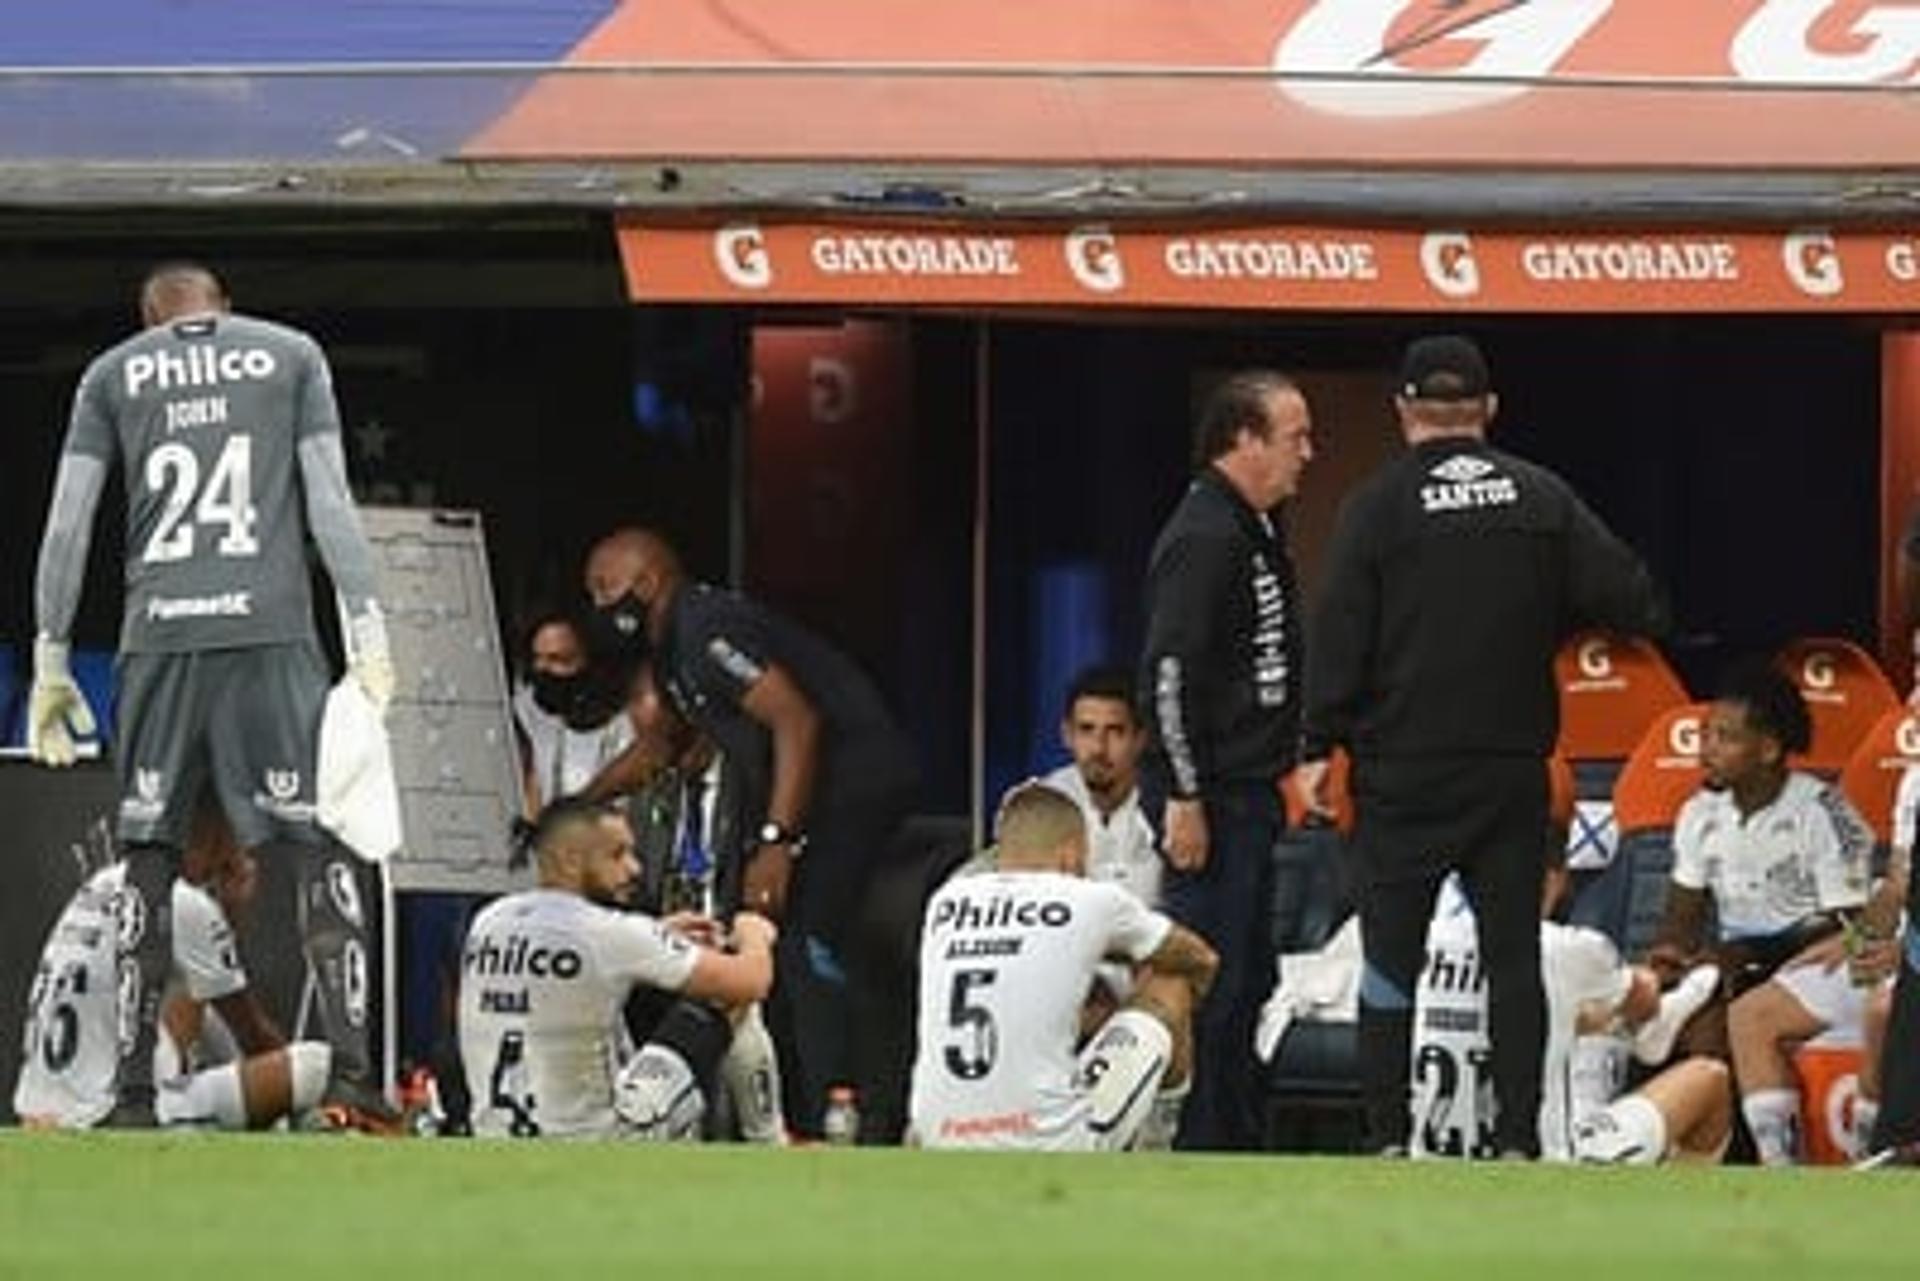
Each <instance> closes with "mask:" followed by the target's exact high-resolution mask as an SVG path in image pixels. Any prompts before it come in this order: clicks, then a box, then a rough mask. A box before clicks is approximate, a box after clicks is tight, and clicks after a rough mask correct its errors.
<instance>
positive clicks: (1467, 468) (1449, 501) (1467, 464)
mask: <svg viewBox="0 0 1920 1281" xmlns="http://www.w3.org/2000/svg"><path fill="white" fill-rule="evenodd" d="M1427 475H1429V476H1431V477H1433V479H1434V482H1435V483H1434V484H1431V485H1422V486H1421V487H1420V507H1421V510H1422V511H1426V512H1452V511H1470V510H1473V509H1474V508H1479V507H1505V506H1508V505H1509V504H1512V503H1517V502H1519V501H1520V486H1519V485H1518V484H1517V483H1516V482H1515V481H1514V479H1513V477H1511V476H1503V475H1500V474H1499V468H1498V467H1496V466H1495V465H1494V464H1492V463H1490V462H1488V461H1487V460H1486V459H1484V458H1477V457H1475V456H1474V455H1472V454H1455V455H1454V456H1453V457H1451V458H1449V459H1447V460H1446V461H1445V462H1442V463H1439V464H1437V465H1436V466H1435V467H1434V468H1433V469H1432V470H1430V471H1429V472H1428V473H1427Z"/></svg>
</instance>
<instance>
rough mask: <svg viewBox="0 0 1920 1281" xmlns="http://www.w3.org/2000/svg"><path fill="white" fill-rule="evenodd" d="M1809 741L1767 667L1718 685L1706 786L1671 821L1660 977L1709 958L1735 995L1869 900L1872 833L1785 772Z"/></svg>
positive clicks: (1791, 694) (1821, 788)
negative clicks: (1710, 932) (1712, 932)
mask: <svg viewBox="0 0 1920 1281" xmlns="http://www.w3.org/2000/svg"><path fill="white" fill-rule="evenodd" d="M1812 736H1813V728H1812V723H1811V721H1810V720H1809V718H1808V715H1807V708H1806V703H1805V702H1804V701H1803V700H1802V698H1801V696H1800V691H1799V690H1798V689H1796V688H1794V685H1793V682H1792V681H1790V680H1788V679H1787V678H1786V677H1785V676H1783V675H1781V674H1780V673H1779V672H1777V671H1775V670H1773V668H1771V667H1769V666H1766V665H1764V664H1757V663H1756V664H1744V665H1742V666H1740V667H1737V668H1735V669H1734V670H1733V671H1731V672H1730V673H1729V674H1728V676H1727V678H1726V679H1725V680H1724V681H1723V682H1722V684H1721V688H1720V692H1719V695H1718V696H1717V697H1716V698H1715V700H1714V702H1713V706H1712V709H1711V711H1710V712H1709V713H1708V716H1707V723H1706V727H1705V729H1704V731H1703V733H1702V737H1701V743H1700V759H1701V763H1702V764H1703V765H1704V766H1705V769H1706V782H1705V784H1704V786H1703V787H1702V788H1701V790H1700V791H1698V792H1696V793H1694V795H1693V796H1691V797H1689V798H1688V800H1687V803H1686V804H1685V805H1684V806H1682V807H1681V810H1680V815H1679V818H1678V820H1677V821H1676V823H1675V826H1674V834H1673V854H1674V859H1673V873H1672V878H1671V881H1670V883H1669V885H1668V887H1667V906H1666V915H1665V917H1664V919H1663V920H1662V921H1661V924H1660V931H1659V934H1658V936H1657V939H1656V941H1655V943H1654V946H1653V947H1652V949H1650V950H1649V952H1648V954H1647V961H1648V964H1650V965H1652V966H1653V967H1654V969H1655V970H1656V971H1658V972H1659V973H1660V974H1661V977H1662V978H1663V979H1664V980H1666V981H1668V982H1672V981H1674V980H1675V979H1677V978H1678V976H1679V975H1680V973H1682V972H1683V971H1684V970H1686V969H1687V968H1688V967H1689V966H1690V965H1691V964H1693V963H1695V962H1698V961H1703V960H1711V961H1714V962H1716V963H1718V964H1719V965H1720V967H1721V970H1722V973H1723V974H1724V976H1725V977H1726V979H1727V981H1728V992H1727V995H1728V996H1729V997H1733V996H1738V995H1739V994H1740V993H1741V992H1744V991H1745V990H1746V989H1747V988H1749V987H1752V986H1753V985H1754V984H1756V983H1759V982H1764V981H1765V980H1766V979H1767V978H1768V977H1769V976H1770V975H1772V973H1773V972H1774V971H1775V970H1776V969H1778V968H1779V967H1780V966H1781V965H1782V964H1783V963H1784V962H1786V961H1787V960H1788V959H1789V958H1791V957H1794V956H1795V955H1797V954H1799V953H1801V952H1802V951H1803V950H1804V949H1805V948H1807V947H1808V946H1809V945H1811V944H1813V943H1815V942H1817V941H1818V940H1820V939H1822V938H1825V937H1827V936H1829V935H1833V934H1837V933H1839V932H1840V930H1841V926H1842V924H1843V918H1844V917H1847V916H1849V915H1850V914H1852V913H1854V912H1856V911H1858V910H1859V909H1860V907H1861V906H1862V905H1863V904H1864V903H1865V902H1866V900H1867V881H1868V874H1869V870H1870V867H1871V861H1872V850H1873V835H1872V833H1871V831H1870V830H1869V829H1868V828H1867V825H1866V823H1865V822H1864V821H1863V820H1862V819H1861V817H1860V815H1859V814H1858V813H1857V812H1856V811H1855V810H1854V808H1853V806H1852V805H1851V804H1849V803H1848V801H1847V799H1846V798H1845V797H1844V796H1842V795H1841V794H1840V791H1839V789H1837V788H1835V787H1833V786H1831V785H1830V784H1827V783H1825V782H1822V781H1821V780H1820V779H1818V778H1816V777H1814V776H1813V775H1811V774H1807V773H1803V772H1801V771H1798V770H1793V769H1789V768H1788V766H1787V759H1788V757H1789V756H1790V755H1791V754H1793V753H1795V752H1804V751H1806V750H1807V747H1808V744H1809V743H1810V742H1811V741H1812ZM1709 908H1711V909H1712V916H1713V917H1714V919H1715V920H1716V921H1717V923H1718V937H1717V938H1716V939H1713V940H1709V939H1707V938H1706V930H1707V921H1708V916H1709ZM1715 1039H1717V1038H1715ZM1703 1048H1707V1047H1704V1046H1703ZM1711 1048H1712V1049H1713V1050H1715V1051H1716V1052H1717V1051H1718V1049H1719V1048H1720V1047H1719V1046H1718V1045H1711Z"/></svg>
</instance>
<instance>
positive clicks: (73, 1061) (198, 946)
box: [13, 796, 333, 1130]
mask: <svg viewBox="0 0 1920 1281" xmlns="http://www.w3.org/2000/svg"><path fill="white" fill-rule="evenodd" d="M126 870H127V869H126V864H125V863H115V864H113V865H112V866H110V867H107V868H104V869H102V870H101V871H99V872H96V873H95V874H94V875H93V876H92V877H91V878H90V879H89V880H88V881H87V882H86V884H84V885H82V886H81V887H80V888H79V890H77V891H75V893H74V895H73V897H72V898H71V899H70V900H68V902H67V905H66V907H65V909H64V910H62V912H61V914H60V918H59V920H58V921H57V922H55V924H54V927H53V932H52V933H51V934H50V935H48V937H47V941H46V944H45V946H44V948H43V949H42V951H41V953H40V967H39V971H38V973H37V974H36V975H35V977H34V981H33V988H32V992H31V994H30V996H29V998H28V1001H27V1026H26V1035H25V1039H24V1048H25V1050H26V1058H25V1061H24V1062H23V1063H22V1064H21V1067H20V1079H19V1083H18V1085H17V1087H16V1088H15V1090H14V1096H13V1107H14V1111H15V1112H16V1113H18V1114H19V1116H20V1120H21V1124H22V1125H25V1126H28V1127H30V1128H42V1129H53V1128H59V1129H86V1128H89V1127H92V1126H95V1125H98V1124H100V1123H101V1122H102V1121H103V1120H105V1119H106V1117H107V1115H108V1114H109V1113H110V1112H111V1111H112V1110H113V1106H114V1069H115V1063H116V1060H117V1057H118V1053H119V1047H120V1043H121V1039H122V1037H123V1036H125V1035H128V1032H127V1031H126V1030H125V1029H123V1027H122V1021H123V1019H124V1018H130V1017H131V1012H130V1011H127V1010H125V1009H123V1008H122V1004H121V1001H122V984H121V982H120V981H119V975H118V973H117V970H116V961H115V955H114V949H115V940H116V938H118V937H119V936H120V934H121V933H122V932H125V934H126V935H127V936H128V942H129V945H131V944H132V943H134V942H137V941H138V936H139V935H140V934H141V933H142V932H143V931H144V930H145V929H146V926H147V923H146V921H145V920H143V919H142V918H141V915H140V912H139V910H138V908H137V906H136V905H137V904H139V903H140V902H141V901H142V900H140V899H139V898H137V897H135V896H131V895H128V894H126V893H125V892H124V890H125V885H126ZM254 883H255V867H254V863H253V859H252V857H251V856H250V855H248V854H247V853H246V852H245V851H244V850H242V849H240V848H239V846H238V845H237V843H236V842H235V841H234V839H233V833H232V831H231V830H230V829H229V828H228V827H227V824H226V820H225V818H224V817H222V815H221V813H220V810H219V806H218V805H217V804H215V803H214V802H213V801H212V799H211V797H210V796H208V797H207V798H204V799H203V800H202V802H201V803H200V805H199V806H198V808H197V809H196V810H195V812H194V816H193V822H192V827H191V830H190V833H189V837H188V842H187V847H186V851H185V854H184V856H183V857H182V860H181V868H180V877H179V879H177V880H175V881H174V883H173V888H172V900H171V909H172V912H173V930H172V945H173V965H172V975H171V981H170V982H169V984H168V991H167V995H166V999H165V1002H164V1004H163V1006H162V1014H161V1022H162V1031H163V1032H164V1033H165V1034H164V1035H162V1036H160V1037H159V1038H158V1042H157V1049H156V1052H155V1059H154V1063H153V1067H152V1072H153V1080H154V1086H155V1108H154V1110H155V1114H156V1119H157V1120H158V1121H159V1122H160V1124H162V1125H203V1126H217V1127H219V1128H222V1129H230V1130H239V1129H246V1128H249V1127H260V1126H265V1125H268V1124H270V1123H272V1122H273V1121H275V1120H277V1119H279V1118H280V1117H283V1116H287V1115H290V1114H294V1113H299V1112H303V1111H306V1110H307V1109H309V1108H312V1107H313V1106H314V1105H315V1104H317V1103H318V1102H320V1100H321V1096H322V1094H323V1092H324V1091H325V1089H326V1087H327V1081H328V1076H329V1074H330V1070H331V1066H332V1057H333V1056H332V1051H331V1050H330V1049H329V1048H328V1047H327V1046H326V1045H325V1044H322V1043H315V1042H305V1041H303V1042H296V1043H295V1044H292V1045H289V1044H287V1042H286V1038H285V1037H284V1036H282V1035H281V1033H280V1031H279V1030H278V1029H277V1028H276V1027H274V1025H273V1023H272V1021H271V1020H270V1019H269V1018H268V1017H267V1014H266V1012H265V1011H264V1010H263V1009H262V1008H261V1007H260V1003H259V1001H258V999H257V998H256V997H255V996H254V994H253V992H252V990H251V989H250V988H249V987H248V986H247V976H246V973H245V972H244V971H243V970H242V969H241V967H240V957H239V950H238V949H237V948H236V947H235V945H234V938H233V928H232V925H231V923H230V921H229V919H228V914H229V913H237V912H238V911H240V910H241V909H242V908H243V907H244V905H245V904H246V903H247V902H248V901H249V900H250V899H251V898H252V895H253V887H254ZM210 1012H211V1013H212V1015H213V1016H214V1017H212V1018H209V1017H208V1015H209V1013H210ZM236 1049H237V1051H238V1057H236V1056H235V1054H234V1051H235V1050H236Z"/></svg>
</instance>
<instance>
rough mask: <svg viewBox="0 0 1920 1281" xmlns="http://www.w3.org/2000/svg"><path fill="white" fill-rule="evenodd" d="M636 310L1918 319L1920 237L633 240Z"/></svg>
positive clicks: (1363, 234)
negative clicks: (691, 306) (807, 306)
mask: <svg viewBox="0 0 1920 1281" xmlns="http://www.w3.org/2000/svg"><path fill="white" fill-rule="evenodd" d="M619 240H620V253H621V258H622V260H623V262H624V263H625V266H626V273H627V285H628V290H629V293H630V295H631V296H632V298H633V299H634V300H635V301H637V302H737V303H752V302H756V301H764V302H781V303H846V304H860V305H907V306H920V305H933V306H956V305H957V306H973V305H977V306H993V307H1005V306H1027V305H1031V306H1048V307H1059V306H1087V307H1114V306H1118V307H1171V308H1227V309H1234V308H1243V309H1249V310H1262V311H1271V310H1276V309H1279V310H1290V311H1382V310H1384V311H1416V312H1432V311H1467V312H1473V311H1481V312H1652V311H1698V312H1790V311H1831V312H1905V311H1910V310H1913V309H1915V308H1916V307H1920V232H1916V233H1915V234H1913V235H1896V234H1890V233H1860V232H1827V231H1823V230H1818V229H1800V230H1790V231H1777V232H1758V231H1742V232H1714V231H1700V232H1687V231H1661V232H1645V231H1622V232H1608V231H1551V232H1547V231H1540V232H1529V231H1511V230H1502V231H1498V232H1474V231H1457V230H1429V231H1414V230H1404V229H1394V230H1382V229H1362V228H1338V227H1307V226H1251V225H1250V226H1236V227H1209V228H1205V229H1186V230H1133V229H1129V228H1119V227H1109V226H1101V225H1081V226H1064V227H1034V226H1031V225H1019V226H993V225H981V224H959V223H925V224H919V225H912V224H903V223H898V222H873V223H867V224H852V223H848V224H842V223H773V222H768V223H765V224H761V223H755V222H732V223H727V224H725V225H721V226H711V225H709V226H703V227H686V226H649V225H646V224H644V223H642V222H640V221H638V220H631V221H627V222H625V223H623V224H622V225H621V226H620V228H619Z"/></svg>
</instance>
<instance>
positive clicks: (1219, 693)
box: [1140, 371, 1313, 1150]
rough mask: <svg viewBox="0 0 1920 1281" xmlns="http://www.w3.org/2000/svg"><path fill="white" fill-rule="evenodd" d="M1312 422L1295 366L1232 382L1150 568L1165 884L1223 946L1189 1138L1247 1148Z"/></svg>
mask: <svg viewBox="0 0 1920 1281" xmlns="http://www.w3.org/2000/svg"><path fill="white" fill-rule="evenodd" d="M1311 429H1312V424H1311V421H1310V419H1309V415H1308V411H1307V402H1306V398H1305V397H1304V396H1302V395H1301V394H1300V391H1299V389H1298V388H1297V387H1295V386H1294V385H1293V383H1292V382H1291V381H1289V380H1288V379H1286V378H1284V377H1282V376H1280V375H1278V374H1273V373H1267V372H1264V371H1254V372H1249V373H1242V374H1236V375H1234V376H1233V377H1231V378H1229V379H1228V380H1227V381H1226V382H1225V383H1223V384H1222V385H1221V386H1220V388H1219V389H1218V390H1217V391H1216V392H1215V393H1214V395H1213V397H1212V398H1211V399H1210V400H1209V402H1208V404H1207V406H1206V408H1205V409H1204V410H1203V412H1202V414H1201V418H1200V422H1199V424H1198V427H1197V429H1196V432H1195V461H1196V463H1197V465H1198V475H1197V476H1196V478H1195V479H1194V481H1193V484H1192V485H1191V486H1190V487H1189V488H1188V490H1187V493H1186V496H1185V497H1184V498H1183V499H1181V501H1180V505H1179V506H1178V507H1177V508H1175V509H1174V512H1173V515H1172V516H1170V517H1169V518H1168V520H1167V523H1166V526H1165V527H1164V528H1163V529H1162V530H1161V531H1160V537H1159V539H1158V540H1157V541H1156V542H1155V543H1154V547H1153V557H1152V560H1151V561H1150V562H1149V565H1148V569H1147V640H1146V651H1145V653H1144V655H1143V657H1142V662H1141V668H1142V670H1141V681H1140V687H1141V689H1142V690H1143V691H1145V697H1146V707H1145V708H1144V709H1143V712H1144V714H1145V716H1146V719H1147V723H1148V724H1149V726H1150V727H1151V728H1152V730H1153V732H1154V742H1155V746H1154V752H1153V755H1152V756H1151V757H1150V758H1149V761H1148V770H1147V774H1146V777H1145V778H1144V779H1143V782H1144V784H1145V785H1146V791H1147V793H1148V797H1149V800H1148V802H1147V806H1148V812H1149V814H1155V811H1156V809H1158V814H1157V815H1156V817H1158V818H1159V819H1160V821H1161V838H1162V853H1163V854H1164V856H1165V858H1166V860H1167V865H1168V869H1169V870H1168V874H1167V876H1166V879H1165V881H1164V882H1163V884H1162V892H1161V896H1162V901H1163V905H1164V907H1165V908H1166V910H1167V912H1168V913H1169V914H1170V915H1171V916H1172V917H1173V918H1174V919H1175V920H1177V921H1179V922H1180V923H1181V924H1183V925H1185V926H1187V927H1188V928H1189V929H1192V930H1193V931H1195V932H1196V933H1198V934H1200V935H1201V936H1202V937H1204V938H1205V939H1206V940H1207V941H1208V942H1209V943H1210V944H1212V945H1213V948H1214V950H1215V951H1216V952H1218V953H1219V956H1220V970H1219V975H1218V977H1217V978H1216V979H1215V981H1214V985H1213V989H1212V991H1211V992H1210V993H1208V995H1207V999H1206V1001H1205V1003H1204V1004H1203V1005H1202V1006H1201V1007H1200V1009H1199V1010H1198V1011H1197V1012H1196V1015H1195V1018H1194V1068H1193V1076H1192V1081H1193V1092H1192V1094H1191V1096H1190V1097H1189V1098H1188V1101H1187V1105H1186V1107H1185V1109H1184V1111H1183V1113H1182V1116H1181V1124H1180V1131H1179V1134H1178V1135H1177V1136H1176V1139H1175V1142H1176V1145H1177V1146H1179V1147H1182V1148H1189V1149H1213V1150H1220V1149H1226V1150H1234V1149H1250V1148H1254V1147H1257V1146H1258V1142H1259V1137H1260V1135H1259V1115H1260V1111H1259V1106H1258V1104H1259V1093H1258V1081H1259V1072H1258V1069H1257V1066H1256V1064H1255V1061H1254V1057H1253V1024H1254V1018H1255V1015H1256V1013H1257V1011H1258V1009H1259V1004H1260V1001H1261V999H1262V998H1263V997H1264V996H1265V994H1266V990H1267V986H1268V984H1269V983H1270V982H1271V981H1272V956H1271V952H1270V949H1269V948H1268V946H1267V943H1268V933H1267V929H1266V913H1267V909H1268V899H1269V897H1270V894H1269V890H1268V883H1269V880H1270V869H1271V866H1272V858H1271V855H1272V850H1273V844H1274V841H1275V840H1276V839H1277V838H1278V837H1279V835H1280V831H1281V827H1282V825H1283V823H1284V817H1283V813H1282V810H1281V808H1280V799H1279V791H1278V783H1279V779H1280V776H1281V775H1282V774H1284V773H1285V772H1286V771H1287V770H1289V769H1291V768H1292V766H1293V763H1294V757H1295V754H1296V749H1297V747H1298V740H1299V715H1300V712H1299V707H1300V666H1301V662H1300V660H1301V649H1300V620H1299V611H1298V607H1297V601H1296V591H1295V587H1294V575H1293V563H1292V561H1291V560H1289V559H1288V556H1287V549H1286V544H1285V541H1284V539H1283V537H1282V534H1281V531H1280V529H1279V527H1278V526H1277V525H1276V524H1275V522H1274V517H1273V512H1274V510H1275V509H1276V508H1277V507H1278V506H1279V505H1280V503H1281V501H1282V500H1284V499H1286V498H1288V497H1291V496H1292V494H1293V493H1294V491H1295V489H1296V487H1297V486H1298V484H1299V481H1300V472H1301V470H1302V469H1303V468H1304V467H1305V466H1306V463H1307V461H1308V460H1309V459H1310V458H1312V456H1313V444H1312V437H1311ZM1156 793H1157V797H1156V796H1155V794H1156ZM1157 798H1164V809H1160V808H1159V807H1158V806H1156V805H1155V803H1154V801H1155V799H1157Z"/></svg>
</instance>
